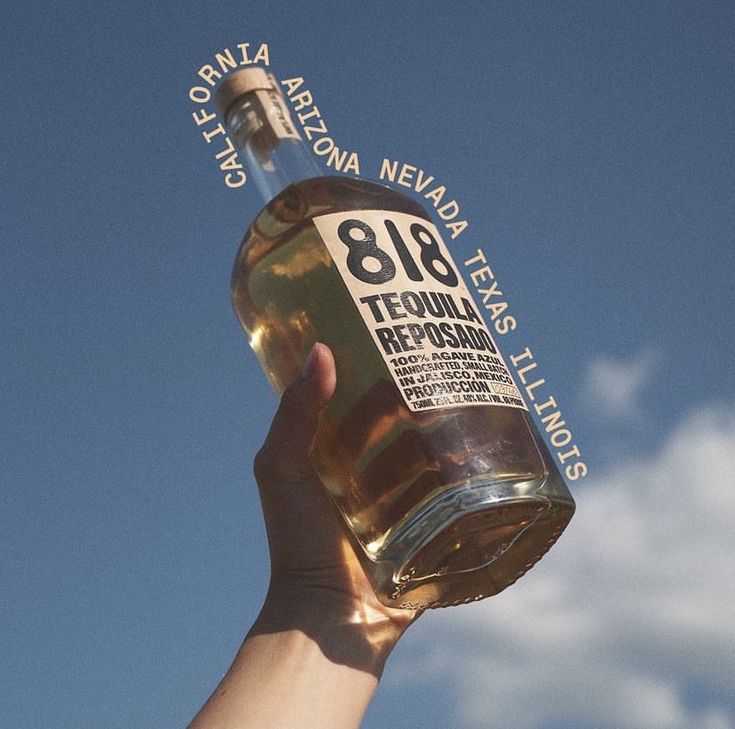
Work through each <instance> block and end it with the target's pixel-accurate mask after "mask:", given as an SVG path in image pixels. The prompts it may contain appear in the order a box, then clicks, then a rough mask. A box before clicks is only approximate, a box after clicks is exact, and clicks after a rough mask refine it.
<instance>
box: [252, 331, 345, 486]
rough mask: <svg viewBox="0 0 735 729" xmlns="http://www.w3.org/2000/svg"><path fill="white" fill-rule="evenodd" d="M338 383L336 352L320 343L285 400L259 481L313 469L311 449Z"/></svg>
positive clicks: (259, 460) (261, 457)
mask: <svg viewBox="0 0 735 729" xmlns="http://www.w3.org/2000/svg"><path fill="white" fill-rule="evenodd" d="M336 383H337V375H336V371H335V365H334V357H333V355H332V352H331V350H330V349H329V347H327V346H326V345H325V344H322V343H321V342H317V343H316V344H314V346H313V347H312V348H311V351H310V352H309V356H308V357H307V359H306V362H305V363H304V367H303V369H302V370H301V372H300V373H299V375H298V376H297V377H296V379H295V380H294V381H293V382H292V383H291V384H290V385H289V386H288V387H287V388H286V390H285V391H284V393H283V396H282V397H281V402H280V405H279V406H278V410H277V411H276V415H275V417H274V418H273V423H272V424H271V427H270V430H269V432H268V436H267V438H266V440H265V443H264V444H263V448H261V450H260V452H259V453H258V455H257V456H256V464H255V465H256V477H258V481H261V479H262V478H263V477H271V476H274V475H277V474H282V475H287V474H291V475H293V471H294V468H296V469H298V470H304V469H309V468H311V466H310V463H309V449H310V448H311V442H312V440H313V439H314V434H315V432H316V427H317V422H318V419H319V413H320V412H321V410H322V408H324V406H325V405H326V404H327V403H328V402H329V400H330V398H331V397H332V394H333V393H334V388H335V386H336Z"/></svg>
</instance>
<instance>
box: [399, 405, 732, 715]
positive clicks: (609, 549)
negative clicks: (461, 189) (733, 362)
mask: <svg viewBox="0 0 735 729" xmlns="http://www.w3.org/2000/svg"><path fill="white" fill-rule="evenodd" d="M733 474H735V416H734V415H733V414H732V408H721V409H718V408H704V409H700V410H698V411H696V412H694V413H692V414H690V415H689V416H688V417H686V418H685V419H684V420H683V421H682V422H681V423H680V424H679V425H678V427H677V428H676V429H675V430H674V431H673V432H672V433H671V434H670V435H669V437H668V438H667V440H666V442H665V444H664V445H663V447H662V448H661V450H660V451H659V452H658V453H656V454H654V455H651V456H649V457H647V458H644V459H640V460H637V461H630V462H621V463H620V464H619V465H618V466H617V467H615V468H613V469H612V470H611V471H610V472H609V473H607V474H604V475H601V476H599V477H598V478H595V480H594V482H591V481H590V482H585V483H584V484H583V485H578V486H577V487H576V490H575V496H576V498H577V503H578V513H577V514H576V515H575V517H574V519H573V520H572V523H571V524H570V526H569V528H568V530H567V533H566V534H565V535H563V536H562V538H561V540H560V541H559V543H558V544H557V545H556V546H555V547H554V549H552V551H551V552H550V553H549V555H547V556H546V557H545V558H544V559H543V560H542V561H541V562H540V563H539V565H537V566H536V567H535V568H534V569H533V570H531V572H530V573H529V574H528V575H527V576H526V577H524V578H522V579H521V580H520V582H519V583H518V584H517V585H514V586H513V587H511V588H509V589H508V590H506V592H504V593H502V594H501V595H499V596H497V597H495V598H490V599H488V600H485V601H482V602H480V603H477V604H475V605H471V606H464V607H461V608H453V609H448V610H440V611H432V612H431V613H429V614H427V615H425V616H424V617H422V619H421V621H419V624H418V625H417V626H415V627H414V628H413V631H414V635H413V637H412V638H411V639H410V640H412V641H413V643H412V646H411V648H410V650H411V652H414V651H418V652H419V653H421V654H422V657H421V660H422V661H423V662H424V665H425V666H427V667H430V671H429V674H430V677H431V678H427V677H426V674H424V677H423V678H421V677H420V676H419V677H416V676H415V674H414V677H413V680H418V681H422V680H440V681H442V682H443V683H448V684H449V685H451V686H452V687H453V694H454V697H455V701H456V715H457V718H456V727H457V728H458V729H488V727H511V726H512V727H514V729H532V728H533V729H538V727H542V726H544V722H547V725H548V722H550V721H556V722H558V724H557V725H566V724H572V723H573V724H574V725H575V726H578V725H579V726H583V727H590V728H592V727H594V729H602V728H603V727H604V728H609V729H621V728H625V729H628V728H630V729H649V728H650V729H689V728H690V727H691V728H692V729H694V728H696V729H735V700H733V689H732V687H733V683H734V681H735V567H734V566H733V554H735V476H733ZM422 623H423V624H422ZM404 660H405V659H404ZM392 668H393V670H394V671H395V673H394V675H393V679H392V680H394V681H396V682H401V681H408V680H412V678H411V673H412V671H414V668H415V664H413V665H412V666H409V665H407V664H406V663H403V664H402V665H401V664H399V665H398V666H396V667H392ZM693 687H696V688H693ZM692 691H696V701H691V700H690V699H691V696H692ZM453 726H455V725H453Z"/></svg>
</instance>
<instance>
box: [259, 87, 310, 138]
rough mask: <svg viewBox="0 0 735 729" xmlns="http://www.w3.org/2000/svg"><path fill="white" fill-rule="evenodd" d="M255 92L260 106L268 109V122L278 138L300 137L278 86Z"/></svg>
mask: <svg viewBox="0 0 735 729" xmlns="http://www.w3.org/2000/svg"><path fill="white" fill-rule="evenodd" d="M255 94H256V96H257V97H258V101H260V103H261V105H262V107H263V108H264V109H267V110H268V123H269V124H270V127H271V129H272V130H273V133H274V134H275V135H276V137H277V138H278V139H301V135H300V134H299V132H298V129H296V126H295V125H294V123H293V122H292V121H291V116H290V114H289V113H288V107H287V106H286V104H285V102H284V99H283V96H282V95H281V92H280V91H279V90H278V87H272V88H269V89H258V90H257V91H256V92H255Z"/></svg>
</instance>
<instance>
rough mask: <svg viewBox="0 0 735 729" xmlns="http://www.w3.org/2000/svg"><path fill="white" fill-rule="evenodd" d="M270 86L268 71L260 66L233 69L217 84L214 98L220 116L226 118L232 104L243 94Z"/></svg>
mask: <svg viewBox="0 0 735 729" xmlns="http://www.w3.org/2000/svg"><path fill="white" fill-rule="evenodd" d="M270 88H272V84H271V80H270V78H269V76H268V73H267V72H266V71H264V70H263V69H262V68H258V67H257V66H253V67H252V68H244V69H242V70H241V71H235V73H233V74H232V75H231V76H228V77H227V78H226V79H225V80H224V81H223V82H222V83H221V84H220V85H219V88H218V89H217V93H216V94H215V97H214V98H215V101H216V103H217V107H218V108H219V110H220V113H221V114H222V118H223V119H225V120H226V119H227V114H228V113H229V111H230V109H231V108H232V105H233V104H234V103H235V102H236V101H237V100H238V99H239V98H240V97H241V96H242V95H243V94H249V93H250V92H251V91H259V90H263V89H270Z"/></svg>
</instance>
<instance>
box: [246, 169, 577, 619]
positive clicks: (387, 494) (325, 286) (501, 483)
mask: <svg viewBox="0 0 735 729" xmlns="http://www.w3.org/2000/svg"><path fill="white" fill-rule="evenodd" d="M361 210H373V211H375V210H379V211H393V212H395V213H406V214H409V215H412V216H416V217H417V218H421V219H423V220H427V221H429V217H428V215H427V214H426V212H425V211H424V210H423V208H421V206H420V205H418V204H417V203H415V202H414V201H412V200H411V199H410V198H407V197H406V196H404V195H402V194H399V193H397V192H395V191H393V190H391V189H389V188H387V187H384V186H382V185H377V184H374V183H369V182H366V181H363V180H355V179H350V178H341V177H315V178H313V179H306V180H301V181H298V182H295V183H294V184H291V185H290V186H288V187H287V188H286V189H284V190H282V191H281V192H280V193H279V194H277V195H276V196H275V197H274V198H273V199H272V200H271V201H270V202H269V203H268V204H267V205H266V206H265V208H264V209H263V210H262V211H261V212H260V214H259V215H258V216H257V218H256V220H255V221H254V222H253V224H252V225H251V227H250V229H249V231H248V233H247V235H246V237H245V239H244V241H243V243H242V245H241V247H240V250H239V253H238V256H237V259H236V261H235V266H234V270H233V276H232V297H233V304H234V307H235V310H236V313H237V316H238V318H239V320H240V322H241V324H242V326H243V328H244V329H245V331H246V333H247V334H248V337H249V340H250V344H251V346H252V348H253V349H254V350H255V352H256V354H257V356H258V359H259V360H260V363H261V365H262V367H263V369H264V371H265V372H266V374H267V376H268V378H269V379H270V381H271V383H272V385H273V387H274V389H275V390H276V392H278V393H281V392H282V391H283V390H284V389H285V387H286V386H287V385H288V384H289V383H290V382H291V381H292V380H293V379H294V378H295V377H296V375H297V374H298V373H299V371H300V370H301V367H302V366H303V363H304V361H305V359H306V356H307V355H308V352H309V350H310V349H311V346H312V345H313V343H314V342H316V341H320V342H324V343H325V344H327V345H328V346H329V347H330V348H331V349H332V352H333V353H334V358H335V363H336V367H337V383H338V384H337V390H336V392H335V395H334V397H333V399H332V401H331V402H330V404H329V405H328V406H327V408H326V409H325V411H324V413H323V415H322V418H321V421H320V426H319V430H318V433H317V438H316V440H315V443H314V449H313V458H314V462H315V465H316V467H317V470H318V472H319V474H320V476H321V478H322V480H323V482H324V484H325V486H326V488H327V489H328V491H329V493H330V494H331V496H332V497H333V498H334V500H335V502H336V504H337V506H338V507H339V510H340V511H341V513H342V514H343V516H344V518H345V520H346V522H347V524H348V525H349V528H350V531H351V534H352V535H354V546H355V550H356V553H357V554H358V557H359V558H360V559H361V562H362V564H363V566H364V567H365V570H366V572H367V574H368V576H369V578H370V579H371V581H372V584H373V587H374V588H375V591H376V594H377V595H378V597H379V598H380V599H381V601H382V602H384V603H385V604H387V605H391V606H396V607H407V608H409V607H410V608H415V607H421V608H426V607H441V606H447V605H455V604H460V603H464V602H468V601H471V600H477V599H480V598H482V597H487V596H489V595H493V594H496V593H498V592H500V591H501V590H502V589H504V588H505V587H507V586H508V585H510V584H512V583H513V582H514V581H515V580H516V579H518V577H520V576H521V575H522V574H524V572H526V571H527V570H528V569H529V568H530V567H531V566H533V564H534V563H535V562H536V561H537V560H538V559H540V558H541V557H542V556H543V555H544V554H545V553H546V551H547V550H548V549H549V547H550V546H551V545H552V544H553V543H554V542H555V541H556V539H557V538H558V537H559V535H560V534H561V532H562V531H563V529H564V528H565V526H566V525H567V523H568V522H569V520H570V519H571V517H572V514H573V512H574V501H573V500H572V497H571V495H570V493H569V491H568V490H567V487H566V485H565V484H564V481H563V479H562V478H561V476H560V474H559V472H558V470H557V468H556V466H555V464H554V462H553V460H552V459H551V457H550V455H549V453H548V451H547V449H546V446H545V444H544V443H543V440H542V439H541V437H540V436H539V435H538V432H537V431H536V428H535V426H534V424H533V421H532V419H531V418H530V416H529V414H528V412H527V411H526V410H525V409H523V408H520V407H508V406H502V405H473V406H457V407H453V406H443V407H440V408H435V409H429V410H426V411H421V412H414V411H412V410H411V409H410V408H409V407H408V405H407V403H406V400H405V397H404V396H403V395H402V394H401V391H400V390H399V388H398V387H397V385H396V381H395V379H394V376H393V375H392V374H391V372H390V371H389V369H388V366H387V365H386V360H385V357H384V356H383V354H381V352H380V351H379V349H378V348H377V347H376V344H375V342H374V341H373V340H372V339H371V336H370V333H369V331H368V329H367V327H366V324H365V321H364V320H363V318H362V315H361V313H360V312H359V311H358V309H357V307H356V306H355V303H354V300H353V297H352V295H351V293H350V291H349V290H348V288H347V285H346V284H345V280H344V278H343V276H342V275H341V274H340V271H339V270H338V268H337V267H336V265H335V262H334V259H333V257H332V255H331V254H330V251H329V249H328V247H327V246H326V245H325V242H324V240H323V238H322V236H321V235H320V233H319V230H318V229H317V226H316V225H315V223H314V218H319V217H321V216H325V215H328V214H331V213H339V212H345V211H361ZM440 271H441V268H440ZM315 528H318V527H315Z"/></svg>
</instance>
